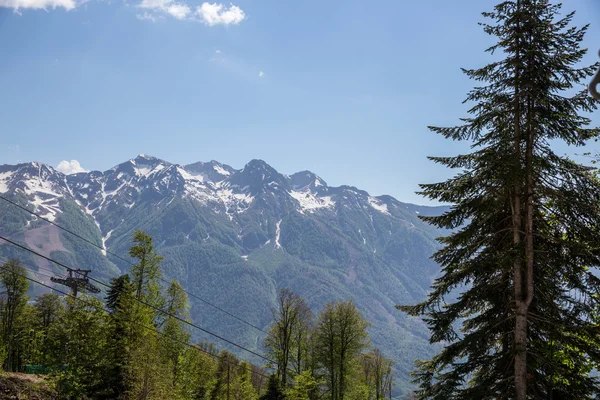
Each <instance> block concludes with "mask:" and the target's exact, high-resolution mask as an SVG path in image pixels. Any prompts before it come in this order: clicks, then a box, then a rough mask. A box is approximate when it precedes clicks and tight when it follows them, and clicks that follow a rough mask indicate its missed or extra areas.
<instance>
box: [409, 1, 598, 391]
mask: <svg viewBox="0 0 600 400" xmlns="http://www.w3.org/2000/svg"><path fill="white" fill-rule="evenodd" d="M560 9H561V5H552V4H550V2H549V1H548V0H516V1H504V2H502V3H500V4H499V5H497V6H496V7H495V9H494V11H493V12H490V13H484V16H485V17H487V18H489V19H491V20H493V21H494V23H493V24H484V25H483V26H484V30H485V32H487V33H488V34H490V35H493V36H496V37H497V38H498V42H497V44H496V45H494V46H492V47H491V48H490V49H488V51H490V52H492V53H494V52H496V51H503V52H504V54H505V58H504V59H502V60H499V61H495V62H493V63H491V64H489V65H487V66H485V67H483V68H480V69H476V70H465V73H466V74H467V76H469V77H470V78H471V79H474V80H476V81H479V82H486V83H487V85H485V86H481V87H476V88H475V89H473V90H472V91H471V92H470V93H469V95H468V97H467V101H469V102H473V103H475V105H474V106H473V107H472V108H471V109H470V114H471V115H472V116H471V117H469V118H465V119H463V122H464V123H463V124H462V125H461V126H458V127H454V128H436V127H432V128H431V129H432V130H433V131H434V132H437V133H440V134H442V135H443V136H444V137H446V138H450V139H453V140H468V141H472V143H473V146H472V147H473V148H474V151H473V152H472V153H470V154H465V155H459V156H456V157H431V159H432V160H433V161H435V162H437V163H440V164H443V165H446V166H447V167H449V168H459V169H462V171H461V172H459V173H458V174H457V175H456V176H455V177H454V178H451V179H449V180H448V181H446V182H442V183H437V184H427V185H422V188H423V192H422V193H423V194H424V195H425V196H427V197H429V198H431V199H435V200H438V201H441V202H445V203H452V204H453V207H452V209H451V210H450V211H449V212H447V213H445V214H444V215H442V216H440V217H427V218H423V219H425V220H426V221H429V222H430V223H432V224H434V225H436V226H438V227H441V228H448V229H457V231H456V232H455V233H453V234H452V235H450V236H448V237H445V238H442V239H441V243H442V244H443V245H444V247H443V248H442V249H441V250H440V251H438V252H436V253H435V255H434V259H435V260H436V261H437V262H438V263H440V265H441V266H442V268H443V276H442V277H441V278H439V279H437V280H436V281H435V283H434V285H433V287H432V292H431V293H430V295H429V297H428V299H427V300H426V301H425V302H423V303H421V304H419V305H417V306H402V307H399V308H400V309H402V310H404V311H406V312H408V313H409V314H411V315H424V316H425V317H426V322H427V323H428V325H429V327H430V330H431V332H432V337H431V341H432V342H444V343H445V344H446V346H445V347H444V349H443V350H442V351H441V352H440V353H439V354H438V355H437V356H435V357H434V358H433V359H432V360H430V361H426V362H423V363H420V364H419V370H418V371H417V373H416V380H417V382H418V383H419V384H420V388H419V390H418V392H417V395H418V396H419V397H420V398H428V399H447V398H455V399H472V398H478V399H492V398H516V399H519V400H525V399H526V398H549V397H551V396H552V395H553V394H554V395H555V396H558V395H560V396H563V397H561V398H590V397H591V396H593V395H594V394H596V393H598V390H599V386H598V383H597V381H596V380H595V379H594V378H591V377H589V375H587V374H586V373H585V371H587V370H589V367H590V364H589V360H590V359H591V360H592V361H594V362H597V361H598V360H600V358H599V356H600V353H599V352H598V348H599V343H598V338H597V334H596V331H595V326H594V324H593V320H592V316H593V314H594V309H597V307H598V305H599V304H598V296H597V295H596V293H597V291H598V289H599V288H600V286H599V282H598V280H597V279H596V278H595V277H594V276H593V275H592V274H591V273H590V271H589V270H588V267H589V266H594V265H598V263H599V262H600V258H599V255H600V253H599V252H598V250H597V249H598V246H597V243H596V242H597V234H598V232H599V231H600V229H599V228H600V212H599V211H600V210H599V209H598V204H600V203H599V201H600V186H599V185H598V182H597V181H596V180H595V179H594V177H593V175H592V173H591V171H590V170H589V168H586V167H583V166H581V165H578V164H576V163H575V162H573V161H572V160H570V159H568V158H566V157H563V156H559V155H557V154H556V153H555V152H554V151H553V150H552V148H551V141H553V140H562V141H564V142H566V143H567V144H569V145H582V144H584V143H585V142H586V140H588V139H590V138H592V137H595V136H597V135H598V133H600V132H599V130H598V129H591V128H588V125H589V123H590V120H589V119H588V118H586V117H584V116H582V115H580V114H581V113H582V112H590V111H592V110H594V109H595V108H596V104H595V103H594V101H593V100H592V99H591V98H589V97H588V96H587V94H586V92H585V90H579V91H576V92H575V93H574V94H571V92H572V89H579V88H581V89H582V88H583V87H582V85H581V83H582V82H583V81H585V80H586V79H587V77H589V76H590V75H591V74H592V73H593V71H594V68H595V66H590V67H579V66H578V63H579V61H580V60H581V58H582V56H583V55H584V54H585V50H583V49H581V48H580V42H581V40H582V38H583V36H584V34H585V32H586V30H587V26H586V27H583V28H580V29H578V28H575V27H571V26H570V25H571V21H572V18H573V14H572V13H571V14H567V15H566V16H564V17H561V16H560V14H559V12H560ZM463 285H464V286H463ZM457 287H466V288H465V289H464V292H463V293H461V294H460V296H459V297H458V299H457V301H455V302H453V303H449V304H447V303H446V302H445V296H446V295H448V294H449V293H450V292H451V291H452V290H454V289H455V288H457ZM461 319H462V327H461V332H457V330H456V328H457V325H460V323H461Z"/></svg>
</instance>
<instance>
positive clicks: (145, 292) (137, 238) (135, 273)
mask: <svg viewBox="0 0 600 400" xmlns="http://www.w3.org/2000/svg"><path fill="white" fill-rule="evenodd" d="M133 242H134V245H133V246H132V247H131V249H130V250H129V255H130V256H131V257H134V258H137V259H138V263H137V264H136V265H134V266H133V267H132V268H131V277H132V281H133V284H134V288H135V296H136V298H137V299H138V300H141V299H144V300H146V301H147V302H148V303H150V304H152V305H154V306H156V307H161V306H162V305H163V302H162V301H161V300H162V298H161V295H160V283H159V282H160V278H161V276H162V272H161V270H160V263H161V261H162V260H163V258H162V257H161V256H159V255H158V254H157V253H156V251H155V250H154V245H153V244H152V238H151V237H150V236H149V235H148V234H146V233H144V232H142V231H140V230H139V229H138V230H136V231H135V233H134V235H133Z"/></svg>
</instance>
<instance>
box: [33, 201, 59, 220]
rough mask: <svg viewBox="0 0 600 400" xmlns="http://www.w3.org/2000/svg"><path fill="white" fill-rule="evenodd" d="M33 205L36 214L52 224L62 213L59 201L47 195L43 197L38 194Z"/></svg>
mask: <svg viewBox="0 0 600 400" xmlns="http://www.w3.org/2000/svg"><path fill="white" fill-rule="evenodd" d="M44 197H45V198H44ZM31 204H32V205H33V207H34V210H35V212H37V213H38V214H40V215H41V216H42V217H43V218H45V219H47V220H49V221H52V222H54V220H56V216H57V215H58V214H59V213H62V210H61V209H60V203H59V201H58V199H57V198H56V197H52V196H48V195H47V194H43V195H42V196H39V195H37V194H36V195H34V196H33V201H31Z"/></svg>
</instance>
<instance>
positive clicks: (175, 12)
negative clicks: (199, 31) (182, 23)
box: [167, 3, 192, 19]
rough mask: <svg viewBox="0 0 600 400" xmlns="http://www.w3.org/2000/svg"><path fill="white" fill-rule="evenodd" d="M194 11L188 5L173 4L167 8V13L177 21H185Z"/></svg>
mask: <svg viewBox="0 0 600 400" xmlns="http://www.w3.org/2000/svg"><path fill="white" fill-rule="evenodd" d="M191 11H192V10H190V8H189V7H188V6H187V5H186V4H177V3H174V4H171V5H170V6H169V7H167V13H169V14H171V15H172V16H173V17H175V18H177V19H185V17H187V16H188V15H189V13H190V12H191Z"/></svg>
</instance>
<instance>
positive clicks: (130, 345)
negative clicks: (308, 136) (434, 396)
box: [0, 231, 392, 400]
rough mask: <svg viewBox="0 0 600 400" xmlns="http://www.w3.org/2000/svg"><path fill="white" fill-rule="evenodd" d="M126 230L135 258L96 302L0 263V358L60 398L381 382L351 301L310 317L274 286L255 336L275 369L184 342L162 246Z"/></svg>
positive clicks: (376, 385) (211, 395)
mask: <svg viewBox="0 0 600 400" xmlns="http://www.w3.org/2000/svg"><path fill="white" fill-rule="evenodd" d="M133 241H134V245H133V247H131V249H130V252H129V253H130V255H131V256H132V257H134V258H135V259H137V263H136V264H135V265H134V266H133V267H132V269H131V271H130V273H129V274H125V275H122V276H120V277H118V278H115V279H113V280H112V281H111V282H110V285H109V289H108V290H107V293H106V297H105V299H104V300H105V301H104V302H103V301H102V300H101V299H99V298H97V297H93V296H90V295H86V294H81V293H80V294H79V295H78V296H77V298H73V297H72V296H60V295H58V294H54V293H46V294H42V295H40V296H38V297H37V298H36V299H35V301H29V298H28V296H27V293H28V290H29V285H30V281H31V278H29V276H28V272H29V271H28V270H27V269H26V268H25V267H24V266H23V265H22V264H20V263H19V262H18V261H14V260H13V261H9V262H7V263H5V264H4V265H3V266H2V267H0V283H1V285H2V297H0V311H1V327H0V328H1V335H0V336H1V339H2V343H0V362H2V365H3V368H4V370H6V371H23V370H24V369H25V367H26V366H27V368H28V370H29V371H30V372H38V373H45V374H47V375H48V377H47V380H46V381H47V382H48V385H50V386H52V387H53V389H54V391H55V392H56V394H57V398H61V399H139V400H150V399H182V400H183V399H186V400H187V399H190V400H192V399H194V400H196V399H197V400H230V399H237V400H259V399H261V400H262V399H264V400H270V399H293V400H302V399H306V400H309V399H310V400H312V399H321V398H331V399H335V400H337V399H344V398H346V399H366V400H368V399H382V398H387V397H385V396H387V395H389V394H390V393H391V377H392V373H391V371H392V370H391V362H389V361H388V360H386V359H385V358H383V356H382V355H381V353H380V352H379V351H378V350H370V351H368V343H369V340H368V335H367V332H366V328H367V323H366V322H365V321H364V319H363V318H362V317H361V315H360V313H359V312H358V311H357V310H356V308H355V307H354V305H353V304H352V303H351V302H342V303H331V304H328V305H327V306H326V307H325V309H324V310H323V311H322V313H321V315H320V316H319V318H318V319H315V318H314V316H313V314H312V313H311V311H310V309H308V307H307V306H306V303H305V302H304V301H303V300H302V299H300V298H299V297H297V296H296V295H294V294H293V293H291V292H290V291H288V290H282V291H281V293H280V296H279V307H278V309H277V310H274V315H275V317H276V320H275V322H274V325H273V327H272V328H271V330H270V333H269V335H268V337H267V339H266V343H265V345H266V347H267V348H268V349H269V350H270V354H271V356H272V357H271V358H272V359H273V360H274V361H275V363H274V364H273V365H267V366H266V367H271V368H273V369H274V370H276V371H277V373H275V374H273V375H271V376H269V375H268V374H267V372H266V371H265V369H264V368H262V367H259V366H256V365H252V364H250V363H248V362H246V361H241V360H239V359H238V358H237V357H236V356H234V355H233V354H232V353H230V352H227V351H221V352H217V350H216V348H215V346H214V345H213V344H207V343H199V344H192V343H191V334H190V332H189V330H188V325H187V324H186V322H188V321H189V320H190V317H189V312H188V310H189V303H188V299H187V296H186V293H185V291H184V290H183V288H182V287H181V285H180V284H179V283H178V282H177V281H172V282H171V283H170V285H168V287H163V286H161V284H160V281H161V279H162V272H161V268H160V264H161V261H162V257H160V256H159V255H158V254H157V253H156V251H155V250H154V248H153V244H152V239H151V238H150V237H149V236H148V235H146V234H145V233H143V232H141V231H137V232H136V233H135V235H134V238H133ZM282 335H283V336H282ZM282 351H283V353H282ZM32 366H34V367H33V368H32Z"/></svg>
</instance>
